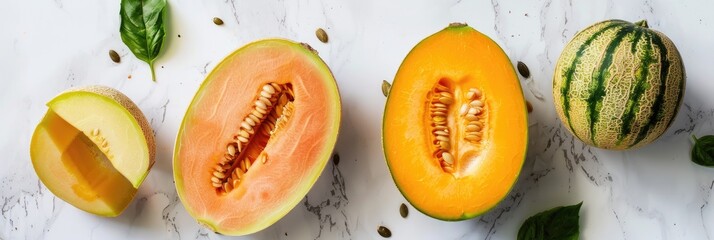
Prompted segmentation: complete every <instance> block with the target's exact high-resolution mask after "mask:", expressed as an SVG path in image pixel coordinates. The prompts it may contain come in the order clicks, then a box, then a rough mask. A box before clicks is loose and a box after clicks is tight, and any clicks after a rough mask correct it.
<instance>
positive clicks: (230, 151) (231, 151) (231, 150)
mask: <svg viewBox="0 0 714 240" xmlns="http://www.w3.org/2000/svg"><path fill="white" fill-rule="evenodd" d="M228 155H231V156H233V155H236V147H235V146H234V145H233V144H229V145H228Z"/></svg>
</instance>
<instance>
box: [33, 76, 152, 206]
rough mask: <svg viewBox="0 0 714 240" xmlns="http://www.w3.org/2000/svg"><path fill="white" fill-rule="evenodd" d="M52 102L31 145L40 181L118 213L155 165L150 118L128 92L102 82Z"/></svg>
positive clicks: (64, 195) (70, 198)
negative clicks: (117, 89) (128, 96)
mask: <svg viewBox="0 0 714 240" xmlns="http://www.w3.org/2000/svg"><path fill="white" fill-rule="evenodd" d="M47 105H48V106H49V107H50V109H49V110H48V111H47V114H46V115H45V117H44V118H43V120H42V122H40V124H38V126H37V128H36V129H35V133H34V135H33V137H32V141H31V145H30V156H31V158H32V163H33V166H34V168H35V172H36V173H37V175H38V176H39V178H40V180H41V181H42V182H43V183H44V184H45V186H47V188H48V189H49V190H50V191H52V193H54V194H55V195H57V196H58V197H59V198H61V199H62V200H64V201H66V202H68V203H70V204H72V205H73V206H75V207H77V208H79V209H82V210H84V211H87V212H90V213H94V214H97V215H101V216H117V215H119V214H120V213H121V212H122V211H123V210H124V208H126V206H128V204H129V203H130V202H131V200H132V199H133V197H134V195H135V194H136V190H137V188H138V187H139V185H140V184H141V182H142V181H143V180H144V178H145V177H146V175H147V174H148V172H149V169H150V168H151V165H153V163H154V152H155V151H154V149H155V145H154V139H153V134H152V133H151V129H150V128H149V125H148V122H147V121H146V118H145V117H144V116H143V114H141V112H140V111H139V110H138V108H137V107H136V105H135V104H134V103H133V102H131V100H129V99H128V98H127V97H126V96H124V95H123V94H121V93H120V92H118V91H116V90H114V89H111V88H107V87H100V86H91V87H84V88H78V89H72V90H69V91H66V92H64V93H62V94H60V95H58V96H57V97H55V98H54V99H52V100H51V101H50V102H49V103H48V104H47Z"/></svg>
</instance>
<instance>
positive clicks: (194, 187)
mask: <svg viewBox="0 0 714 240" xmlns="http://www.w3.org/2000/svg"><path fill="white" fill-rule="evenodd" d="M270 82H274V83H278V84H286V83H290V84H292V88H293V92H294V97H295V100H294V102H293V103H294V104H295V111H294V114H293V115H292V117H291V118H290V120H289V121H288V123H287V125H285V127H284V128H282V130H280V131H279V132H278V133H277V135H274V136H272V137H271V138H270V140H269V141H268V143H267V145H266V146H265V149H264V152H265V153H266V154H267V156H268V160H267V162H266V163H265V164H263V163H260V162H257V161H256V162H254V163H253V165H252V167H251V168H250V170H249V171H248V172H247V173H246V175H245V176H244V178H243V180H242V181H241V183H240V184H239V185H238V187H237V188H236V189H234V190H233V191H230V192H228V193H226V194H220V193H217V192H216V190H215V188H214V187H213V186H212V185H211V181H210V179H211V176H212V175H211V174H212V171H211V168H212V167H213V166H214V165H216V163H217V162H218V161H219V160H220V159H221V158H222V157H223V155H224V153H225V152H226V144H227V143H228V142H229V141H232V139H233V137H234V136H235V134H236V133H238V132H239V129H240V123H241V121H242V119H243V117H244V116H247V115H248V114H249V112H250V111H251V104H252V102H253V101H254V97H255V96H256V94H257V93H258V92H259V90H260V88H261V87H262V86H263V84H266V83H270ZM339 122H340V97H339V94H338V91H337V85H336V83H335V80H334V78H333V76H332V73H331V72H330V71H329V69H328V67H327V66H326V65H325V63H324V62H323V61H322V60H321V59H320V58H319V57H318V56H317V54H316V53H314V52H312V51H311V50H310V49H308V48H306V47H304V46H303V45H301V44H298V43H295V42H292V41H289V40H280V39H269V40H262V41H258V42H254V43H251V44H248V45H246V46H244V47H242V48H241V49H238V50H237V51H235V52H234V53H232V54H231V55H229V56H228V57H226V58H225V59H224V60H223V61H222V62H221V63H220V64H219V65H218V66H216V68H215V69H214V70H213V71H212V72H211V74H210V75H209V76H208V77H207V78H206V80H205V81H204V82H203V84H202V85H201V87H200V89H199V90H198V92H197V93H196V95H195V97H194V99H193V101H192V102H191V105H190V106H189V108H188V110H187V112H186V115H185V117H184V120H183V123H182V124H181V128H180V129H179V133H178V136H177V139H176V147H175V152H174V179H175V181H176V188H177V190H178V193H179V197H180V198H181V200H182V202H183V203H184V206H186V209H187V211H188V212H189V214H191V216H193V217H194V218H196V219H197V220H198V221H199V222H200V223H201V224H202V225H205V226H207V227H209V228H211V229H212V230H213V231H216V232H219V233H222V234H226V235H244V234H249V233H253V232H256V231H259V230H261V229H264V228H266V227H268V226H269V225H271V224H273V223H274V222H276V221H277V220H278V219H280V218H281V217H282V216H284V215H285V214H287V212H288V211H290V209H292V208H293V207H294V206H295V205H297V204H298V202H299V201H300V200H301V199H302V198H303V197H304V196H305V195H306V194H307V192H308V190H309V189H310V187H311V186H312V185H313V183H314V182H315V181H316V180H317V178H318V177H319V174H320V173H321V172H322V170H323V168H324V167H325V165H326V163H327V160H328V159H329V157H330V155H331V152H332V150H333V147H334V145H335V142H336V140H337V132H338V129H339Z"/></svg>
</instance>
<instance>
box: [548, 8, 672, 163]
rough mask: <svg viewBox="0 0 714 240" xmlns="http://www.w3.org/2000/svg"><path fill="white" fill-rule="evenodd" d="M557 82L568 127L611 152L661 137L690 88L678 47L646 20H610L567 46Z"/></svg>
mask: <svg viewBox="0 0 714 240" xmlns="http://www.w3.org/2000/svg"><path fill="white" fill-rule="evenodd" d="M592 56H596V57H592ZM618 58H619V59H618ZM660 66H662V67H660ZM628 67H629V68H630V69H628ZM553 79H554V80H553V99H554V103H555V107H556V112H557V113H558V115H559V117H560V119H561V120H562V121H563V123H564V124H565V126H566V128H567V129H568V130H569V131H570V132H571V133H572V134H573V135H575V136H576V137H577V138H579V139H580V140H582V141H583V142H585V143H586V144H590V145H594V146H596V147H601V148H606V149H628V148H632V147H639V146H643V145H645V144H647V143H649V142H652V141H654V140H655V139H656V138H658V137H659V136H661V135H662V134H663V133H664V131H665V130H666V129H667V128H668V127H669V125H670V124H671V123H672V121H673V119H674V117H675V116H676V114H677V112H678V109H679V106H680V105H681V101H682V95H683V94H684V87H685V71H684V66H683V64H682V60H681V57H680V55H679V52H678V51H677V49H676V47H675V46H674V44H673V43H672V41H671V40H669V38H667V37H666V36H665V35H664V34H662V33H659V32H657V31H654V30H650V29H648V28H647V23H646V22H645V21H641V22H638V23H635V24H632V23H629V22H626V21H622V20H608V21H604V22H600V23H597V24H594V25H592V26H590V27H588V28H586V29H584V30H583V31H581V32H580V33H578V34H577V35H576V36H575V37H574V39H573V40H571V42H570V43H568V45H567V46H566V47H565V50H564V51H563V54H561V57H560V58H559V60H558V64H557V67H556V70H555V74H554V77H553ZM653 86H657V87H658V88H656V89H654V88H652V87H653ZM623 88H625V89H623ZM623 94H627V96H621V95H623ZM646 100H650V101H646ZM603 108H605V110H603ZM573 112H575V113H573ZM573 114H574V115H573Z"/></svg>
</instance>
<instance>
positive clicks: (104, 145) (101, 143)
mask: <svg viewBox="0 0 714 240" xmlns="http://www.w3.org/2000/svg"><path fill="white" fill-rule="evenodd" d="M85 135H86V134H85ZM89 138H91V139H92V140H94V142H95V143H98V144H96V145H97V147H99V149H101V150H102V152H104V155H105V156H107V159H113V158H114V154H111V153H110V152H109V150H110V149H109V142H108V141H107V139H106V138H104V137H103V136H102V135H101V134H100V132H99V128H95V129H92V132H91V136H89Z"/></svg>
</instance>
